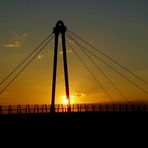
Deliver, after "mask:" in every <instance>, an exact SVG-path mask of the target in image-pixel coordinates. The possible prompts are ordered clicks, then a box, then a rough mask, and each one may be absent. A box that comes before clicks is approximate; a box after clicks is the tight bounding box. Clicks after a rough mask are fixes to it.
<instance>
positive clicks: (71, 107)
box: [0, 21, 148, 115]
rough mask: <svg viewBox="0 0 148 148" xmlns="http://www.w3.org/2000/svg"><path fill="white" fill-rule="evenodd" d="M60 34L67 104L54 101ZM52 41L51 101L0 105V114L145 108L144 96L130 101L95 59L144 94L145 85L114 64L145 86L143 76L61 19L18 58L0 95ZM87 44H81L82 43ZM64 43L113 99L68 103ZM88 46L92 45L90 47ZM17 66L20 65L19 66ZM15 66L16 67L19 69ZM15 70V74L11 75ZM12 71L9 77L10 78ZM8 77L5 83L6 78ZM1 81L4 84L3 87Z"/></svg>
mask: <svg viewBox="0 0 148 148" xmlns="http://www.w3.org/2000/svg"><path fill="white" fill-rule="evenodd" d="M59 35H61V37H62V49H63V51H62V54H63V64H64V78H65V92H66V100H67V104H66V105H64V104H55V94H56V77H57V60H58V41H59ZM53 39H55V41H54V61H53V79H52V98H51V103H49V104H50V105H46V104H43V105H38V104H36V105H29V104H28V105H23V106H21V105H17V106H13V105H9V106H2V105H1V106H0V114H1V115H2V114H9V115H12V114H34V113H41V114H42V113H60V112H68V113H72V112H147V111H148V105H147V103H145V102H144V101H143V100H141V103H140V104H139V103H132V102H130V101H129V99H128V97H126V95H125V94H124V93H123V92H122V90H120V89H119V87H118V86H117V85H116V84H115V83H114V82H113V81H112V80H111V79H110V78H109V76H108V74H106V73H105V72H104V71H103V69H101V68H100V67H99V65H97V63H96V60H98V61H100V62H101V63H103V64H104V65H105V66H106V67H108V68H109V69H111V70H112V71H114V72H115V73H117V74H118V75H119V76H121V77H122V78H123V79H124V80H126V81H127V82H128V83H130V84H131V85H133V86H134V87H135V88H136V89H137V90H140V91H141V92H142V93H143V94H145V96H147V95H148V92H147V91H146V88H144V87H143V86H141V85H139V84H138V83H137V82H135V81H133V79H130V78H129V77H128V76H127V75H125V74H124V73H122V72H120V71H119V70H117V69H116V68H115V67H114V66H112V65H111V64H110V63H113V64H114V65H116V66H118V67H120V68H121V69H122V70H124V71H125V72H126V73H128V74H129V75H131V76H132V77H133V78H134V79H137V80H138V81H140V83H143V85H145V86H147V85H148V82H146V81H145V80H144V79H143V78H141V77H139V76H138V75H137V74H135V73H133V72H132V71H131V70H129V69H128V68H126V67H124V66H123V65H121V64H120V63H119V62H117V61H116V60H114V59H113V58H111V57H109V56H108V55H107V54H105V53H103V52H102V51H101V50H99V49H97V48H96V47H95V46H93V45H92V44H90V43H89V42H87V41H86V40H84V39H82V38H81V37H79V36H78V35H77V34H75V33H73V32H72V31H71V30H69V29H67V27H66V26H65V25H64V23H63V22H62V21H58V22H57V24H56V26H55V27H54V29H53V32H52V33H51V34H50V35H49V36H47V37H46V38H45V39H44V40H43V41H42V42H41V43H40V44H39V45H38V46H37V47H36V48H35V49H34V50H33V51H32V52H31V53H30V54H29V55H28V56H26V58H25V59H23V60H22V62H20V63H19V64H18V65H17V66H16V68H15V69H13V70H12V71H11V72H10V73H9V74H8V75H7V76H6V77H5V78H4V79H3V80H2V81H1V82H0V87H1V89H0V95H1V94H2V93H4V92H5V90H6V89H7V88H8V87H9V86H10V85H12V84H13V83H14V81H15V80H16V79H17V78H18V76H19V75H20V74H21V73H23V71H24V70H25V69H26V68H27V67H28V65H30V64H31V62H32V61H33V60H34V59H35V58H36V57H37V56H38V55H39V54H40V53H41V52H42V51H43V49H45V47H46V46H47V45H48V44H49V43H50V42H51V41H52V40H53ZM70 41H71V42H73V43H75V45H77V46H78V47H79V49H80V50H81V51H82V52H83V53H84V55H85V56H86V57H87V58H88V59H89V60H90V62H91V63H92V64H93V65H94V66H95V68H96V69H97V70H98V71H99V72H100V73H102V75H103V76H104V78H105V79H106V80H107V81H108V83H109V84H110V85H111V86H112V87H113V88H114V89H115V91H116V92H117V93H118V94H119V95H120V96H121V98H123V100H124V103H117V102H118V101H117V102H116V100H114V98H113V97H112V95H111V94H110V93H109V92H108V90H107V89H106V88H105V87H104V86H103V85H102V84H101V82H100V81H99V79H98V77H97V76H96V75H95V74H94V73H93V72H92V71H91V69H90V67H89V66H88V65H87V64H86V63H85V61H84V60H83V59H82V57H81V56H80V55H79V53H78V52H77V51H76V50H75V48H74V47H73V46H72V45H71V43H70ZM81 42H82V43H83V44H85V45H86V46H84V45H83V44H82V43H81ZM66 45H68V46H69V48H70V49H71V50H72V52H73V53H74V54H75V55H76V56H77V58H78V59H79V60H80V62H81V63H82V65H83V66H84V67H85V69H86V70H87V71H88V73H89V74H90V75H91V77H92V79H93V80H94V81H95V82H96V83H97V85H98V86H99V87H100V88H101V89H102V90H103V91H104V93H105V94H106V96H107V97H108V98H109V99H110V101H111V102H112V103H105V104H104V103H98V104H87V103H84V104H71V102H70V91H69V77H68V65H67V50H66ZM89 48H91V49H93V50H94V51H95V52H93V51H92V50H89ZM96 53H99V54H101V55H102V56H103V57H105V58H106V59H107V60H109V61H110V63H107V62H106V61H105V60H104V59H102V58H101V57H100V56H98V55H97V54H96ZM19 68H21V69H20V70H19ZM17 70H19V72H18V73H16V72H17ZM14 74H15V75H14ZM12 75H14V77H13V78H11V80H9V78H10V77H11V76H12ZM7 80H9V82H8V83H7V84H5V83H6V81H7ZM3 85H4V87H2V86H3Z"/></svg>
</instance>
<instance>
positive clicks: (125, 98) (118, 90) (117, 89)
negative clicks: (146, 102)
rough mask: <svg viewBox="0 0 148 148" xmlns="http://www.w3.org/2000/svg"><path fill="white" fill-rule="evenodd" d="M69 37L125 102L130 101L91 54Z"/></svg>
mask: <svg viewBox="0 0 148 148" xmlns="http://www.w3.org/2000/svg"><path fill="white" fill-rule="evenodd" d="M67 37H68V38H69V39H71V40H72V41H74V42H75V43H76V44H77V45H78V47H79V48H80V49H81V50H82V52H83V53H84V54H85V55H86V56H87V57H88V58H89V60H90V61H91V62H92V63H93V64H94V65H95V67H96V68H97V69H98V70H99V71H100V72H101V73H102V75H103V76H104V77H105V78H106V80H107V81H108V82H109V83H110V84H111V85H112V86H113V87H114V88H115V89H116V91H117V92H118V93H119V94H120V95H121V97H123V99H124V100H125V102H129V101H128V99H127V97H126V96H125V95H124V94H123V93H122V92H121V90H120V89H119V88H118V86H116V85H115V84H114V82H113V81H112V80H111V79H110V78H109V77H108V76H107V75H106V74H105V72H104V71H103V70H102V69H101V68H100V67H99V66H98V65H97V64H96V63H95V61H94V60H93V59H92V58H91V57H90V56H89V54H88V53H87V52H86V51H85V50H84V49H83V48H82V47H81V45H80V44H79V43H78V42H77V41H76V40H74V39H73V38H72V37H71V36H67Z"/></svg>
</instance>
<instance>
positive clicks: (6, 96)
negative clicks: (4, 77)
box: [0, 92, 12, 98]
mask: <svg viewBox="0 0 148 148" xmlns="http://www.w3.org/2000/svg"><path fill="white" fill-rule="evenodd" d="M10 97H12V94H11V93H8V92H4V93H3V94H2V95H1V96H0V98H10Z"/></svg>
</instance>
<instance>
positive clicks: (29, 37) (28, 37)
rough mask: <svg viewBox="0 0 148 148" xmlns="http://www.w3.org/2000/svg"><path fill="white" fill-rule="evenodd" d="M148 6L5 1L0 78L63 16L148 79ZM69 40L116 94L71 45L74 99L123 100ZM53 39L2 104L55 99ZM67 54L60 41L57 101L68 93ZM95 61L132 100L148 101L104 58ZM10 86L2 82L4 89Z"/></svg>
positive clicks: (139, 2)
mask: <svg viewBox="0 0 148 148" xmlns="http://www.w3.org/2000/svg"><path fill="white" fill-rule="evenodd" d="M147 7H148V1H147V0H75V1H74V0H62V1H59V0H13V1H10V0H1V1H0V34H1V35H0V81H2V80H3V79H4V78H5V77H6V76H7V75H8V74H9V73H10V72H11V71H12V70H13V69H14V68H15V67H16V66H17V65H18V64H19V63H20V62H21V61H22V60H23V59H24V58H25V57H26V56H27V55H28V54H29V53H30V52H31V51H32V50H33V49H34V48H35V47H36V46H37V45H38V44H39V43H40V42H41V41H42V40H43V39H44V38H45V37H46V36H48V35H49V34H50V33H51V32H52V31H53V27H54V26H55V24H56V22H57V21H58V20H63V21H64V23H65V25H66V26H67V28H68V29H69V30H71V31H72V32H74V33H76V34H77V35H79V36H80V37H82V38H83V39H85V40H86V41H88V42H90V43H91V44H93V45H94V46H95V47H96V48H98V49H100V50H101V51H102V52H103V53H105V54H107V55H108V56H109V57H111V58H113V59H115V60H116V61H118V62H119V63H120V64H122V65H123V66H125V67H126V68H128V69H129V70H131V71H132V72H134V73H135V74H137V75H138V76H140V77H142V78H143V79H144V80H145V81H148V60H147V59H148V42H147V39H148V17H147V16H148V9H147ZM69 42H70V44H71V45H72V46H73V47H74V48H75V50H77V52H78V53H79V55H80V56H81V57H82V59H83V60H84V62H85V63H86V64H87V65H88V67H89V68H90V69H91V71H92V73H93V74H94V75H95V76H96V78H97V79H98V81H99V82H100V83H101V84H102V86H103V87H104V88H105V89H106V90H107V91H108V92H109V93H110V95H111V96H112V98H113V99H112V100H111V99H110V98H108V97H107V96H106V94H105V93H104V91H103V90H102V89H101V88H100V86H98V84H97V83H96V81H94V79H93V78H92V77H91V75H90V74H89V72H88V71H87V70H86V69H85V67H84V66H83V64H82V63H81V62H80V61H79V59H78V58H77V56H76V55H75V54H74V52H73V51H72V50H71V49H70V48H69V47H68V46H67V56H68V67H69V69H68V71H69V83H70V94H71V102H72V103H100V102H111V101H113V102H124V101H125V99H124V98H123V97H122V96H121V95H120V94H119V93H118V92H117V91H116V90H115V89H114V88H113V87H112V86H111V85H110V84H109V83H108V81H106V79H104V77H103V76H102V74H101V73H100V72H99V71H97V70H96V68H95V67H94V65H92V63H90V61H89V60H88V58H86V56H84V55H82V53H81V51H80V49H79V48H78V47H77V46H76V45H74V42H72V41H69ZM53 43H54V41H53V42H51V44H49V46H47V47H46V48H45V50H44V51H43V52H41V53H40V54H39V55H38V56H37V58H36V59H35V60H34V61H33V62H32V63H31V65H29V66H28V67H27V68H26V69H25V70H24V72H23V73H22V74H21V75H20V76H19V77H18V78H17V79H16V80H15V81H14V83H13V84H12V85H10V86H9V87H8V88H7V89H6V90H5V91H4V92H3V93H2V94H1V96H0V104H49V103H50V102H51V91H52V87H51V86H52V85H51V84H52V69H53V67H52V66H53V52H54V44H53ZM60 43H61V40H59V44H60ZM91 50H92V49H91ZM92 52H94V54H98V55H99V56H100V57H101V55H100V54H99V53H96V52H95V51H93V50H92ZM62 58H63V57H62V49H61V45H60V46H59V53H58V71H57V87H56V103H63V100H64V96H65V88H64V74H63V63H62ZM101 58H104V57H101ZM104 60H106V59H104ZM95 61H96V63H97V65H98V66H99V67H100V68H102V69H103V71H104V72H105V73H106V74H107V75H108V77H109V78H110V79H111V80H112V81H113V82H114V83H115V84H116V85H117V86H118V87H119V88H120V90H121V91H122V92H123V93H124V95H125V96H126V98H127V99H128V101H145V102H147V100H148V95H146V94H145V93H143V92H142V91H140V90H139V89H137V88H136V87H135V86H133V85H132V84H130V83H129V82H128V81H126V80H125V79H123V78H122V77H120V76H119V75H118V74H116V73H115V72H114V71H112V70H111V69H109V68H107V67H106V66H105V65H103V64H102V63H101V62H100V61H98V60H96V59H95ZM107 62H108V63H109V64H110V65H113V66H115V68H117V69H118V70H121V72H123V73H124V74H125V75H126V76H127V77H128V78H130V79H131V80H132V81H134V82H135V83H137V84H138V86H140V87H142V88H144V89H145V90H146V91H147V90H148V86H147V85H145V84H143V83H142V82H140V81H139V80H136V79H135V78H133V77H132V76H131V75H129V74H128V73H127V72H125V71H124V70H122V69H120V68H119V67H117V66H116V65H115V64H113V63H111V61H109V60H107ZM9 81H10V80H9ZM9 81H7V83H9ZM5 85H6V84H4V85H2V86H0V90H2V88H3V87H4V86H5Z"/></svg>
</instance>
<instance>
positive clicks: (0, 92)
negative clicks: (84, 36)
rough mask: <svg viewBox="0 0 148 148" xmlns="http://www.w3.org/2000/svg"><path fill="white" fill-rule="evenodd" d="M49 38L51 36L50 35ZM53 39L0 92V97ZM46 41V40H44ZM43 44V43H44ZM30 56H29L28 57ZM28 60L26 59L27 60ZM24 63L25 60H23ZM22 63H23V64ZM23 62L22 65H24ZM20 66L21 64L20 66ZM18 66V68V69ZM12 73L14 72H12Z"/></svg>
mask: <svg viewBox="0 0 148 148" xmlns="http://www.w3.org/2000/svg"><path fill="white" fill-rule="evenodd" d="M50 36H51V35H50ZM53 38H54V36H53V37H52V38H51V39H50V40H49V41H47V42H46V43H45V45H44V46H43V47H41V48H40V50H39V51H38V52H37V53H36V54H35V55H34V56H33V57H32V58H31V59H30V60H29V61H28V62H27V63H26V65H25V66H24V67H23V68H22V69H21V70H20V71H19V72H18V73H17V74H16V75H15V76H14V78H13V79H12V80H11V81H10V82H9V83H8V84H7V85H6V86H5V87H4V88H3V89H2V90H1V91H0V95H1V94H2V93H3V92H4V91H5V90H6V89H7V88H8V87H9V86H10V85H11V84H12V82H13V81H14V80H15V79H17V77H18V76H19V75H20V74H21V73H22V72H23V71H24V70H25V69H26V68H27V67H28V66H29V65H30V64H31V62H32V61H33V60H34V59H35V58H36V57H37V56H38V55H39V53H40V52H41V51H42V50H43V49H44V48H45V47H46V46H47V45H48V44H49V43H50V41H51V40H52V39H53ZM46 40H47V39H46ZM44 42H45V41H44ZM32 53H33V52H32ZM30 56H31V55H30ZM27 59H28V58H27ZM25 61H26V60H25ZM25 61H24V62H25ZM24 62H23V63H24ZM21 65H22V64H21ZM21 65H20V66H21ZM20 66H19V67H20ZM13 73H14V72H13Z"/></svg>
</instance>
